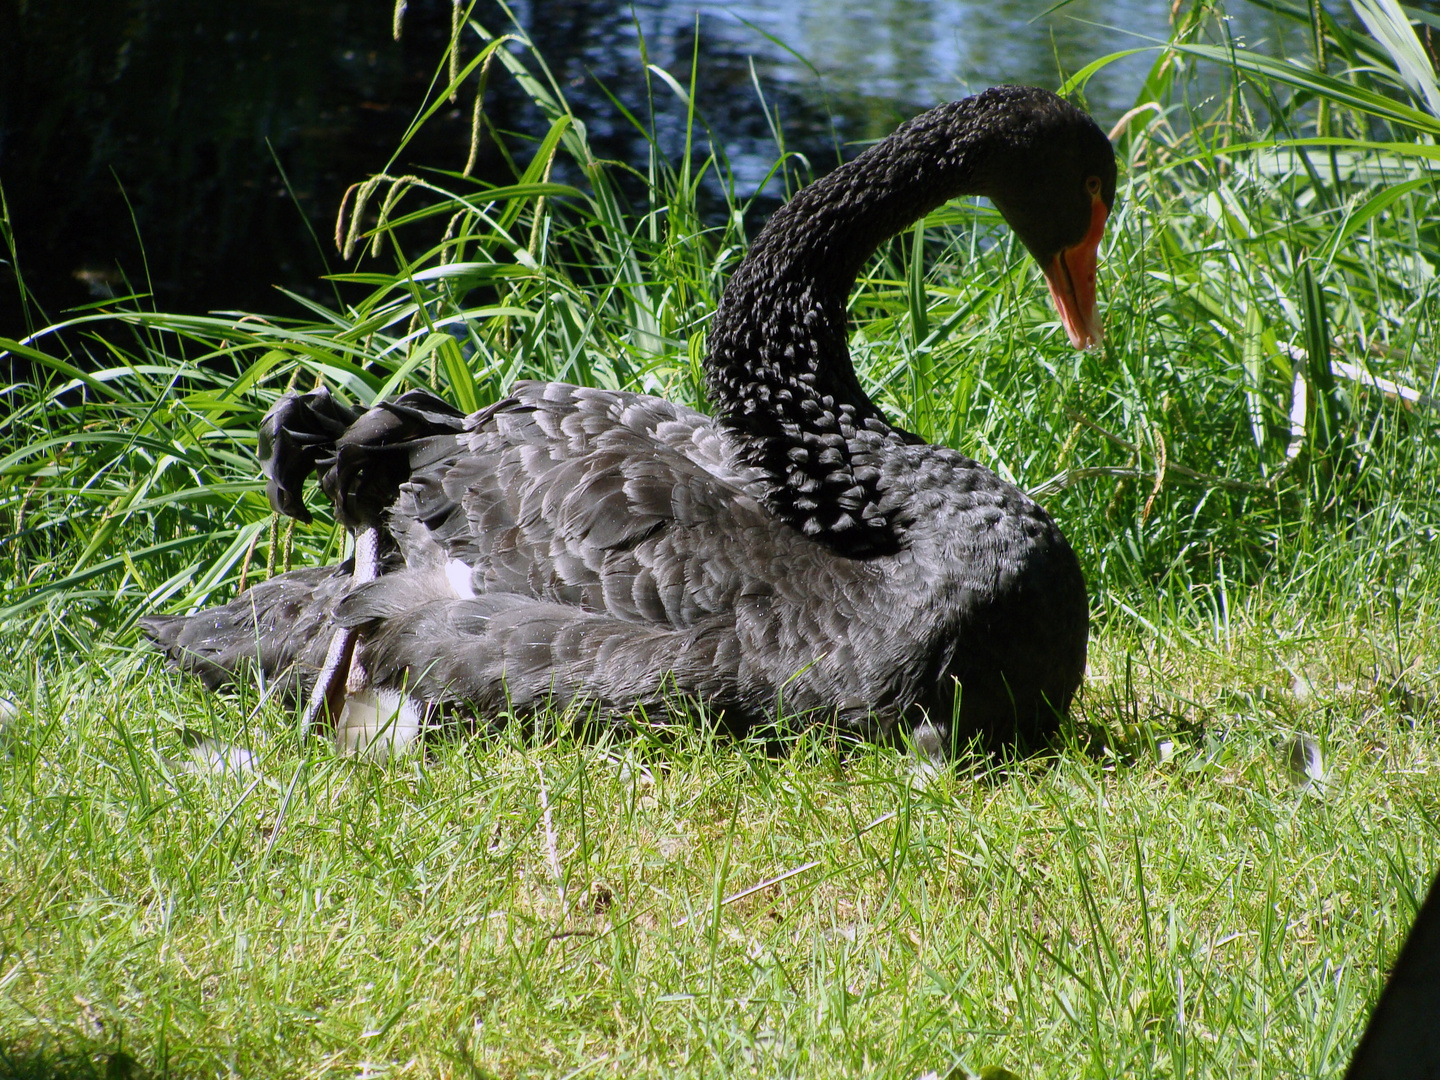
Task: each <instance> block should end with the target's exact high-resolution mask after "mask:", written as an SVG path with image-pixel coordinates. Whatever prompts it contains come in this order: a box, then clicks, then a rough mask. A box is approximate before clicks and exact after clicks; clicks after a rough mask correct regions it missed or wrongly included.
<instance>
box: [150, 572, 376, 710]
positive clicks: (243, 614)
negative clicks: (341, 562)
mask: <svg viewBox="0 0 1440 1080" xmlns="http://www.w3.org/2000/svg"><path fill="white" fill-rule="evenodd" d="M350 586H351V576H350V573H349V567H348V566H341V567H335V566H323V567H309V568H306V569H303V570H292V571H291V572H290V573H288V574H281V575H280V576H278V577H275V578H271V579H270V580H269V581H262V582H260V583H259V584H258V585H255V586H254V587H253V588H250V589H248V590H246V591H245V592H243V593H241V594H240V595H239V596H237V597H236V598H235V599H234V600H232V601H231V602H230V603H228V604H225V605H223V606H221V607H214V608H207V609H206V610H204V611H199V612H196V613H195V614H194V615H147V616H145V617H144V618H142V619H141V620H140V630H141V632H142V633H143V634H144V635H145V636H146V637H147V638H149V640H150V642H151V643H152V644H153V645H155V647H156V648H158V649H159V650H160V651H161V652H162V653H164V654H165V659H166V660H167V661H168V662H169V663H170V665H171V666H172V667H174V668H176V669H178V670H180V671H182V672H185V673H186V674H189V675H193V676H195V677H196V678H198V679H199V680H200V681H201V682H202V683H204V684H205V686H206V687H207V688H208V689H211V690H218V689H220V688H221V687H224V686H233V685H236V684H238V683H242V682H247V681H251V680H256V679H258V680H260V681H262V682H263V683H264V684H265V685H267V686H274V687H275V688H276V689H277V690H278V691H279V692H280V693H281V694H282V695H283V696H285V697H287V698H295V697H298V696H299V695H301V694H304V693H305V692H306V691H308V690H309V688H310V687H311V686H313V685H314V683H315V675H316V673H317V672H318V671H319V670H320V669H321V667H322V666H323V664H324V661H325V652H326V649H327V648H328V646H329V643H330V634H331V630H332V623H331V616H332V613H333V611H334V608H335V605H336V604H337V603H339V601H340V599H341V597H343V596H344V595H345V593H346V591H347V590H348V589H349V588H350Z"/></svg>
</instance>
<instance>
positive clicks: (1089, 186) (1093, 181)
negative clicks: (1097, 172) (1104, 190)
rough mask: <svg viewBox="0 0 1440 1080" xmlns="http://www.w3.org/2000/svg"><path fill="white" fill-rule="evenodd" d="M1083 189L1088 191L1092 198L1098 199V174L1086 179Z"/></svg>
mask: <svg viewBox="0 0 1440 1080" xmlns="http://www.w3.org/2000/svg"><path fill="white" fill-rule="evenodd" d="M1085 190H1086V191H1088V192H1090V197H1091V198H1092V199H1098V198H1099V197H1100V178H1099V177H1098V176H1092V177H1090V179H1089V180H1086V181H1085Z"/></svg>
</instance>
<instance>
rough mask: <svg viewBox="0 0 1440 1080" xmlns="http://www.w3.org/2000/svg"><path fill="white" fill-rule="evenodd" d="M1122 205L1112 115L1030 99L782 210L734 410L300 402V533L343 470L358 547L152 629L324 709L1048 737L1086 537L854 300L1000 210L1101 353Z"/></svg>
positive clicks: (734, 346)
mask: <svg viewBox="0 0 1440 1080" xmlns="http://www.w3.org/2000/svg"><path fill="white" fill-rule="evenodd" d="M1114 192H1115V164H1114V157H1113V153H1112V151H1111V149H1110V145H1109V142H1108V141H1107V140H1106V138H1105V136H1104V135H1103V133H1101V132H1100V130H1099V129H1098V128H1097V127H1096V126H1095V124H1094V122H1093V121H1091V120H1090V118H1089V117H1088V116H1086V115H1085V114H1084V113H1082V112H1080V111H1079V110H1077V109H1075V108H1073V107H1072V106H1070V105H1068V104H1067V103H1065V102H1063V101H1061V100H1060V99H1059V98H1056V97H1055V96H1054V95H1052V94H1049V93H1047V92H1045V91H1040V90H1034V89H1029V88H1022V87H1001V88H997V89H995V90H991V91H987V92H986V93H984V94H981V95H979V96H977V97H974V98H968V99H966V100H964V101H960V102H956V103H953V104H950V105H944V106H941V107H939V108H937V109H933V110H931V111H930V112H928V113H925V114H923V115H922V116H919V117H917V118H916V119H914V120H912V121H910V122H909V123H908V124H906V125H904V126H903V127H901V128H900V129H899V130H898V131H897V132H896V133H895V134H894V135H892V136H891V137H890V138H888V139H886V140H884V141H883V142H881V143H879V144H877V145H876V146H874V147H872V148H871V149H869V150H867V151H866V152H865V153H863V154H861V155H860V156H859V157H857V158H856V159H855V160H854V161H852V162H850V163H849V164H847V165H845V166H842V167H841V168H839V169H837V170H835V172H833V173H831V174H830V175H829V176H827V177H825V178H824V179H822V180H820V181H818V182H816V183H815V184H812V185H810V186H809V187H807V188H805V189H804V190H803V191H801V192H800V193H799V194H798V195H797V196H796V197H795V198H794V199H793V200H792V201H791V202H790V203H789V204H788V205H786V206H785V207H783V208H782V209H781V210H779V211H777V212H776V214H775V215H774V216H773V217H772V218H771V220H770V222H769V223H768V224H767V226H766V228H765V229H764V230H763V231H762V233H761V234H760V236H759V237H758V238H757V239H756V241H755V243H754V245H753V246H752V248H751V250H750V252H749V254H748V255H747V256H746V258H745V260H744V262H743V263H742V264H741V265H740V267H739V268H738V269H737V270H736V272H735V274H734V276H733V278H732V279H731V281H730V282H729V285H728V287H727V289H726V291H725V294H724V298H723V300H722V302H721V304H720V307H719V309H718V310H717V311H716V313H715V316H714V320H713V322H712V324H711V326H710V329H709V334H708V339H709V356H708V359H707V365H706V370H707V375H708V384H709V392H710V397H711V400H712V402H713V404H714V406H715V409H716V416H715V417H713V418H712V417H708V416H705V415H702V414H701V413H698V412H695V411H693V410H690V409H687V408H684V407H682V406H679V405H675V404H672V403H670V402H667V401H664V400H661V399H657V398H653V397H646V396H642V395H638V394H632V393H621V392H610V391H602V390H594V389H587V388H581V387H575V386H569V385H565V384H560V383H521V384H518V385H517V386H516V387H515V388H514V390H513V392H512V393H511V395H510V396H509V397H507V398H506V399H505V400H503V401H501V402H499V403H497V404H496V405H493V406H491V407H490V408H487V409H484V410H482V411H480V412H478V413H476V414H474V415H472V416H469V417H462V416H461V415H460V414H459V413H457V412H455V411H454V410H453V409H451V408H449V407H448V406H447V405H445V404H444V403H443V402H441V401H440V400H439V399H437V398H435V397H433V396H432V395H430V394H427V393H424V392H422V391H412V392H410V393H407V394H405V395H403V396H402V397H400V398H399V399H397V400H395V401H393V402H384V403H381V404H379V405H377V406H375V407H374V408H372V409H370V410H369V411H367V412H365V413H363V414H359V415H353V414H351V413H349V412H347V411H346V409H345V408H344V407H342V406H340V405H338V404H337V403H336V402H335V401H334V400H333V399H332V398H330V396H329V394H328V393H327V392H325V391H324V390H319V391H313V392H311V393H309V394H305V395H292V396H288V397H286V398H285V399H282V401H281V402H280V403H279V404H277V406H276V407H275V409H273V410H272V411H271V413H270V414H269V415H268V416H267V418H266V421H265V424H264V434H263V435H262V440H261V446H262V460H263V464H264V466H265V472H266V475H267V477H269V479H270V495H271V501H272V503H273V504H274V505H275V506H276V507H277V509H280V510H283V511H285V512H287V513H291V514H293V515H296V516H302V515H303V514H304V507H303V503H302V502H301V501H300V496H299V491H300V487H301V485H302V484H303V480H304V477H305V475H306V474H308V473H309V472H310V470H311V469H312V468H315V469H317V471H318V473H319V477H320V483H321V487H322V488H323V490H324V491H325V492H326V494H327V495H329V496H330V498H331V499H332V501H333V502H334V503H335V506H336V512H337V515H338V516H339V518H340V520H341V521H343V522H344V523H345V524H346V525H347V526H348V527H350V528H351V529H352V530H355V532H356V535H357V538H358V542H359V543H358V546H357V559H356V561H355V562H354V563H353V564H345V565H342V566H339V567H334V568H320V569H306V570H298V571H294V572H292V573H290V574H286V575H282V576H280V577H277V578H275V579H273V580H271V581H267V582H263V583H261V584H259V585H256V586H255V587H253V588H252V589H250V590H249V591H248V592H246V593H244V594H242V595H241V596H240V597H238V598H237V599H236V600H235V601H233V602H232V603H231V604H229V605H226V606H225V607H223V608H218V609H214V610H212V611H206V612H201V613H199V614H197V615H194V616H189V617H165V616H152V617H149V618H147V619H146V620H143V622H142V626H143V628H144V630H145V632H146V633H147V634H148V635H149V636H150V637H151V638H152V639H153V640H154V641H155V642H156V643H157V644H159V645H160V646H161V647H162V648H163V649H164V650H165V651H166V653H167V655H168V656H169V657H170V659H171V660H172V661H173V662H174V663H176V664H177V665H178V666H180V667H181V668H183V669H185V670H189V671H193V672H195V673H196V674H198V675H199V676H200V677H201V678H203V679H204V680H205V681H206V683H207V685H211V686H215V685H218V684H220V683H221V682H223V681H225V680H226V679H228V678H237V677H241V676H242V674H243V673H244V672H245V671H246V670H247V668H249V669H253V668H255V667H258V668H259V669H260V670H262V671H263V672H264V673H265V674H266V675H267V676H269V677H270V678H272V679H286V680H289V682H288V684H287V685H290V686H293V687H294V688H295V689H296V690H297V691H299V692H306V691H311V690H312V687H313V686H314V684H315V683H316V681H317V673H320V674H319V676H318V678H319V682H320V684H321V685H320V686H319V688H318V689H314V690H313V693H314V698H313V702H314V704H313V705H312V713H314V714H317V715H318V714H320V713H322V712H323V706H324V705H328V706H329V707H330V710H331V712H332V714H334V713H336V712H337V711H338V710H340V709H341V702H343V701H344V700H346V695H350V696H351V697H352V698H353V697H354V695H356V694H359V693H367V692H374V691H376V690H381V689H383V690H386V691H389V692H391V693H392V697H393V696H394V694H395V693H403V694H404V695H406V696H408V697H409V698H410V699H412V700H414V701H417V702H427V703H451V704H455V705H457V706H463V707H464V708H466V709H469V710H473V711H474V713H475V714H476V715H478V716H481V717H487V716H491V715H495V714H498V713H500V712H513V711H516V710H529V709H533V708H538V707H541V706H545V705H560V706H564V705H569V704H572V703H574V704H584V705H587V706H589V707H592V708H593V709H595V710H597V711H599V712H601V713H603V714H606V715H608V716H611V717H615V718H623V717H624V716H627V715H629V714H630V713H631V712H632V711H633V710H634V709H636V708H637V707H642V708H647V709H648V708H651V707H656V706H662V705H663V702H664V701H665V700H666V696H667V695H674V694H676V693H678V694H680V695H682V696H684V697H686V698H689V699H692V700H695V701H698V702H703V703H704V704H705V705H706V706H707V707H708V708H709V709H710V710H712V712H714V713H716V714H717V715H721V716H723V718H724V720H725V722H726V723H727V724H728V725H729V726H732V727H737V728H743V727H746V726H748V725H750V724H753V723H755V722H757V721H761V720H764V719H765V718H769V717H773V716H774V715H775V714H776V711H777V709H781V710H783V711H784V712H786V713H787V714H794V713H798V714H804V715H809V716H815V717H820V718H826V719H831V720H833V721H835V722H838V723H839V724H840V725H841V726H843V727H844V728H847V729H849V730H852V731H854V732H856V733H859V734H862V735H865V736H867V737H885V736H887V735H890V734H893V733H895V732H896V731H897V730H914V731H916V732H917V734H918V737H919V741H920V742H922V743H923V744H925V745H926V746H927V747H928V748H930V749H939V750H943V749H944V748H947V747H948V746H951V745H955V744H961V745H963V744H964V743H966V742H968V741H969V740H970V739H971V738H972V737H978V738H979V739H980V741H981V742H982V743H983V744H984V745H985V746H987V747H989V748H991V749H998V748H1001V747H1003V746H1005V745H1007V744H1011V743H1014V742H1016V741H1019V742H1020V743H1022V744H1025V745H1028V746H1034V745H1036V744H1038V743H1039V742H1040V741H1041V740H1043V738H1044V737H1045V736H1046V735H1048V734H1049V733H1051V732H1052V731H1053V730H1054V728H1055V726H1056V724H1057V722H1058V718H1059V717H1060V716H1061V715H1063V713H1064V712H1065V710H1066V709H1067V708H1068V706H1069V704H1070V701H1071V698H1072V696H1073V694H1074V693H1075V690H1076V688H1077V687H1078V685H1079V683H1080V679H1081V675H1082V673H1083V670H1084V666H1085V648H1086V638H1087V628H1088V615H1087V602H1086V594H1085V583H1084V580H1083V577H1082V575H1081V572H1080V567H1079V564H1078V562H1077V560H1076V558H1075V555H1074V552H1073V551H1072V550H1071V548H1070V546H1069V544H1068V543H1067V542H1066V540H1065V538H1064V536H1063V535H1062V534H1061V532H1060V530H1059V529H1058V528H1057V527H1056V526H1055V525H1054V523H1053V522H1052V521H1051V520H1050V518H1049V517H1048V516H1047V515H1046V513H1045V512H1044V511H1043V510H1042V509H1041V508H1040V507H1039V506H1038V505H1036V504H1035V502H1034V501H1032V500H1031V499H1030V498H1029V497H1027V496H1026V495H1025V494H1024V493H1023V492H1021V491H1019V490H1017V489H1016V488H1015V487H1013V486H1012V485H1010V484H1007V483H1005V482H1004V481H1002V480H1001V479H1000V478H999V477H997V476H996V475H995V474H994V473H993V472H991V471H990V470H988V469H986V468H984V467H983V466H981V465H979V464H977V463H976V462H974V461H971V460H970V459H968V458H966V457H963V456H962V455H960V454H958V453H956V452H955V451H953V450H950V449H947V448H944V447H937V446H931V445H928V444H925V443H924V442H922V441H920V440H919V439H918V438H916V437H915V436H913V435H911V434H909V433H907V432H905V431H902V430H900V429H899V428H897V427H895V426H894V425H892V424H891V423H890V422H889V421H888V420H887V419H886V418H885V417H884V415H883V414H882V413H881V411H880V410H879V409H878V408H877V407H876V406H875V405H874V403H872V402H871V401H870V399H869V398H868V397H867V396H866V395H865V393H864V391H863V390H862V389H861V388H860V385H859V382H858V381H857V379H856V377H855V372H854V369H853V367H852V365H851V363H850V358H849V352H848V346H847V334H846V317H845V311H846V300H847V295H848V293H849V290H850V288H851V287H852V285H853V284H854V279H855V276H856V274H857V273H858V271H859V269H860V267H861V266H862V265H863V263H864V261H865V260H866V259H867V258H868V257H869V256H870V254H871V253H872V252H873V251H874V250H875V248H876V246H877V245H878V244H879V243H881V242H882V241H883V240H885V239H886V238H887V237H889V236H891V235H893V234H895V233H896V232H898V231H899V230H901V229H903V228H904V227H905V226H907V225H908V224H910V223H912V222H914V221H915V220H917V219H918V218H919V217H921V216H922V215H924V214H925V213H927V212H928V211H929V210H931V209H933V208H935V207H936V206H938V205H940V204H941V203H943V202H944V201H945V200H947V199H950V198H954V197H956V196H958V195H963V194H981V195H987V196H989V197H990V198H991V199H992V200H993V201H994V202H995V204H996V205H997V207H999V209H1000V210H1001V212H1002V213H1003V214H1004V216H1005V217H1006V219H1007V221H1009V223H1010V224H1011V226H1012V227H1013V228H1014V229H1015V230H1016V232H1017V234H1018V235H1019V236H1020V238H1021V240H1022V241H1023V242H1024V243H1025V244H1026V246H1027V248H1028V249H1029V250H1030V251H1031V253H1032V254H1033V255H1034V256H1035V257H1036V259H1037V260H1038V261H1039V262H1040V264H1041V266H1042V267H1043V268H1044V269H1045V270H1046V274H1047V278H1049V279H1050V282H1051V289H1052V292H1053V293H1054V294H1055V296H1056V300H1057V303H1058V304H1059V305H1060V306H1061V311H1062V316H1064V318H1065V322H1066V327H1067V329H1068V330H1069V331H1070V333H1071V336H1072V339H1075V340H1076V342H1077V344H1084V343H1086V342H1088V341H1089V340H1091V339H1092V337H1093V334H1094V333H1095V330H1094V326H1095V324H1094V314H1093V268H1094V251H1095V247H1096V245H1098V242H1099V239H1100V231H1101V229H1102V228H1103V224H1104V220H1105V214H1106V213H1107V212H1108V210H1109V208H1110V206H1111V205H1112V203H1113V201H1114ZM1087 259H1088V262H1087V261H1086V260H1087ZM1087 274H1088V275H1089V277H1088V278H1087V277H1086V275H1087ZM367 579H370V580H367ZM327 656H328V657H329V661H328V664H327ZM342 683H343V684H344V685H343V686H342V685H341V684H342ZM957 685H958V686H959V687H960V700H959V702H958V705H957V702H956V700H955V698H956V693H957V689H956V688H957ZM322 698H323V701H322ZM952 720H953V721H958V723H955V724H953V725H952ZM341 724H342V726H343V724H344V717H343V715H342V716H341Z"/></svg>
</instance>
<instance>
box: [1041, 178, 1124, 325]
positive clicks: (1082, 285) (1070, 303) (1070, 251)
mask: <svg viewBox="0 0 1440 1080" xmlns="http://www.w3.org/2000/svg"><path fill="white" fill-rule="evenodd" d="M1091 200H1092V201H1091V203H1090V231H1089V232H1087V233H1086V234H1085V239H1084V240H1081V241H1080V242H1079V243H1078V244H1076V245H1075V246H1074V247H1068V248H1065V249H1064V250H1063V251H1061V252H1060V254H1058V255H1056V256H1055V258H1053V259H1051V260H1050V265H1049V266H1047V267H1044V271H1045V284H1047V285H1049V286H1050V299H1051V300H1053V301H1055V310H1057V311H1058V312H1060V321H1061V322H1063V323H1064V324H1065V332H1066V333H1067V334H1069V335H1070V344H1071V345H1074V346H1075V348H1077V349H1088V348H1090V346H1092V345H1099V344H1100V341H1101V339H1102V338H1103V337H1104V332H1103V331H1102V330H1101V329H1100V317H1099V316H1098V315H1096V314H1095V258H1096V255H1097V253H1098V252H1099V249H1100V238H1101V237H1102V236H1104V235H1105V218H1106V217H1107V216H1108V215H1109V213H1110V212H1109V211H1108V210H1106V209H1105V203H1104V202H1103V201H1101V199H1100V196H1099V195H1098V194H1097V195H1092V196H1091Z"/></svg>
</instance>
